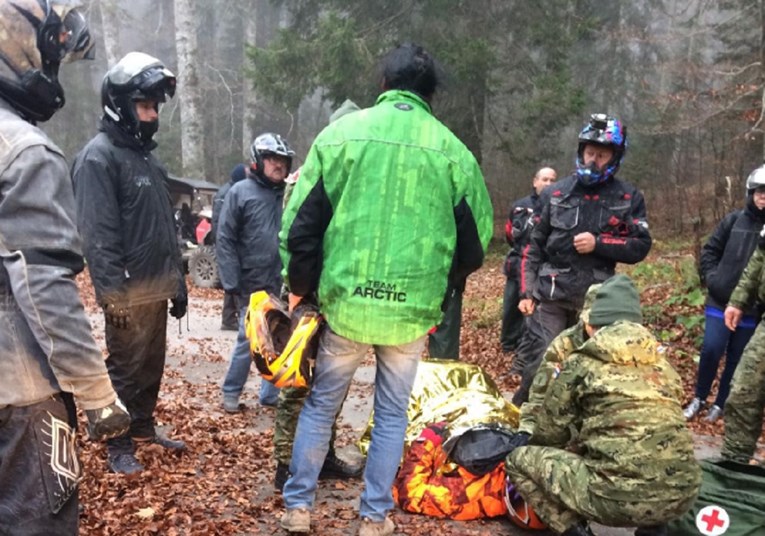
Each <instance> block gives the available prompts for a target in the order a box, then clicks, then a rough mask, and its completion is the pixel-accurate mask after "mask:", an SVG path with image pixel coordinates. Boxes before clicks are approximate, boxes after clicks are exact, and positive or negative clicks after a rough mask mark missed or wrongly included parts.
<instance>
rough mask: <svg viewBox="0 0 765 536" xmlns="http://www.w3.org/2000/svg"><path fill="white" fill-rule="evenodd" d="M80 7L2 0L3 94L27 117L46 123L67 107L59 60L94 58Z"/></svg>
mask: <svg viewBox="0 0 765 536" xmlns="http://www.w3.org/2000/svg"><path fill="white" fill-rule="evenodd" d="M78 8H79V4H78V3H77V2H72V1H66V2H65V1H59V0H0V97H2V98H3V99H4V100H6V101H7V102H8V103H9V104H10V105H11V106H13V108H14V109H15V110H16V111H17V112H18V113H19V114H20V115H21V117H23V118H24V119H25V120H27V121H30V122H33V123H34V122H37V121H47V120H48V119H50V118H51V117H52V116H53V114H54V113H56V111H57V110H59V109H60V108H62V107H63V106H64V103H65V102H66V100H65V98H64V89H63V88H62V87H61V84H60V83H59V81H58V69H59V66H60V65H61V63H68V62H72V61H76V60H80V59H89V60H92V59H93V58H95V51H94V50H93V47H94V45H95V43H94V41H93V40H92V39H91V36H90V32H89V30H88V24H87V22H86V21H85V18H84V17H83V16H82V13H80V11H79V9H78Z"/></svg>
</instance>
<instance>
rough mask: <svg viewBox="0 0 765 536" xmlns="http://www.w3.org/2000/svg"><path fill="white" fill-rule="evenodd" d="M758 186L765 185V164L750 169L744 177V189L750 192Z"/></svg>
mask: <svg viewBox="0 0 765 536" xmlns="http://www.w3.org/2000/svg"><path fill="white" fill-rule="evenodd" d="M760 186H765V165H762V166H760V167H758V168H757V169H755V170H754V171H752V172H751V173H750V174H749V177H747V179H746V191H747V192H751V191H752V190H756V189H757V188H759V187H760Z"/></svg>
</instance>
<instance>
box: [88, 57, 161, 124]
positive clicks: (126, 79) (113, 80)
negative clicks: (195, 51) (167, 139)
mask: <svg viewBox="0 0 765 536" xmlns="http://www.w3.org/2000/svg"><path fill="white" fill-rule="evenodd" d="M175 85H176V79H175V75H174V74H173V73H172V72H171V71H170V70H169V69H167V68H166V67H165V66H164V64H163V63H162V62H161V61H159V60H158V59H157V58H155V57H154V56H149V55H148V54H144V53H143V52H130V53H128V54H127V55H125V57H124V58H122V59H121V60H120V61H119V62H117V64H116V65H114V66H113V67H112V68H111V69H109V70H108V71H107V73H106V75H105V76H104V81H103V83H102V84H101V105H102V106H103V108H104V117H105V118H108V119H110V120H111V121H113V122H114V123H116V124H117V125H118V126H119V127H120V128H122V129H123V130H124V131H125V132H127V133H128V134H131V135H133V136H135V137H137V138H141V128H140V121H139V120H138V116H137V115H136V112H135V104H134V103H135V101H139V100H154V101H157V103H161V102H165V100H166V99H167V97H170V98H173V96H174V95H175Z"/></svg>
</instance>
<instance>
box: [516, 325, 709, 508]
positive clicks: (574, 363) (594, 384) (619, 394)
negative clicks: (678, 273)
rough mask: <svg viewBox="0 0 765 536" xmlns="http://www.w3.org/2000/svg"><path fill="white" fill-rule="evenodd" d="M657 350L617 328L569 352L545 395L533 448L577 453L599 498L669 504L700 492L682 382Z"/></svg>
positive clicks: (650, 340) (647, 338) (643, 334)
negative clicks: (537, 446)
mask: <svg viewBox="0 0 765 536" xmlns="http://www.w3.org/2000/svg"><path fill="white" fill-rule="evenodd" d="M657 347H658V344H657V342H656V339H655V338H654V337H653V335H651V333H650V332H649V331H648V330H647V329H646V328H644V327H643V326H641V325H639V324H635V323H632V322H626V321H624V322H616V323H614V324H612V325H610V326H607V327H604V328H601V329H600V330H598V332H597V333H595V335H594V337H592V338H591V339H589V340H588V341H587V342H585V343H584V344H583V345H582V346H580V347H579V348H578V349H577V350H575V351H574V352H573V353H572V354H571V356H570V357H569V358H568V359H566V360H565V361H564V362H563V363H562V364H561V365H560V366H561V372H560V375H559V376H558V378H557V379H555V381H553V382H552V383H551V385H550V386H549V388H548V390H547V394H546V396H545V401H544V406H543V407H542V410H541V412H540V414H539V416H538V418H537V425H536V428H535V429H534V435H533V436H532V438H531V442H532V443H533V444H537V445H546V446H553V447H564V446H568V447H570V448H573V449H574V450H576V451H577V452H579V453H580V454H581V455H582V457H583V458H584V462H585V464H586V465H587V466H588V467H589V468H590V470H591V471H592V472H593V473H594V474H595V475H596V478H595V481H594V482H593V483H592V484H591V486H590V491H591V492H592V493H594V494H596V495H599V496H601V497H606V498H608V499H613V500H625V501H630V500H635V497H640V500H641V501H642V500H648V501H651V500H655V501H670V500H675V499H680V498H682V497H687V496H690V495H692V494H695V493H696V492H697V491H698V488H699V484H700V482H701V470H700V468H699V465H698V463H697V462H696V460H695V458H694V454H693V440H692V438H691V434H690V432H689V431H688V429H687V428H686V426H685V420H684V419H683V414H682V409H681V406H680V397H681V396H682V386H681V383H680V378H679V376H678V375H677V373H676V372H675V370H674V369H673V368H672V366H671V365H670V364H669V363H668V362H667V360H666V359H664V357H663V356H661V355H660V354H659V352H658V350H657Z"/></svg>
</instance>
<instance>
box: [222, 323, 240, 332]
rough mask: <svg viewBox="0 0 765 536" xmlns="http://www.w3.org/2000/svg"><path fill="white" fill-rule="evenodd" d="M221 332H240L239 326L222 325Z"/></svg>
mask: <svg viewBox="0 0 765 536" xmlns="http://www.w3.org/2000/svg"><path fill="white" fill-rule="evenodd" d="M220 330H221V331H239V324H234V323H231V324H221V325H220Z"/></svg>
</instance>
